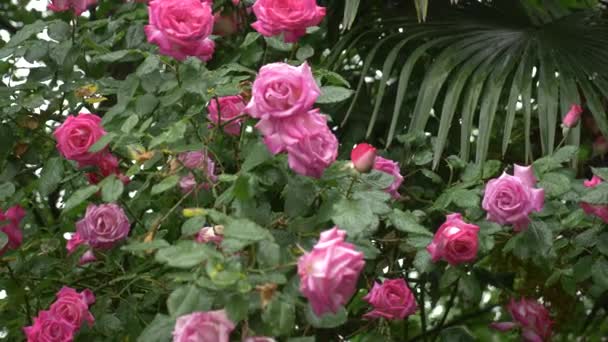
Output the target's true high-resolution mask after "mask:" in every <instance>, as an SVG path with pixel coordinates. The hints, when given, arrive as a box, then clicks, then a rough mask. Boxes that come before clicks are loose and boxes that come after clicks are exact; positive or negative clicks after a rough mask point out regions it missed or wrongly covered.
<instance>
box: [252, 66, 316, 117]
mask: <svg viewBox="0 0 608 342" xmlns="http://www.w3.org/2000/svg"><path fill="white" fill-rule="evenodd" d="M319 95H321V89H320V88H319V86H318V85H317V83H316V81H315V79H314V77H313V75H312V71H311V69H310V67H309V66H308V64H307V63H303V64H302V65H300V66H299V67H295V66H291V65H289V64H286V63H272V64H266V65H264V66H263V67H262V68H261V69H260V72H259V73H258V76H257V77H256V79H255V81H254V82H253V89H252V97H251V101H250V102H249V104H248V105H247V107H246V108H245V111H246V112H247V113H249V114H250V115H251V116H252V117H254V118H256V119H268V118H285V117H288V116H292V115H295V114H299V113H303V112H307V111H308V110H310V109H311V107H312V106H313V105H314V104H315V102H316V101H317V98H318V97H319Z"/></svg>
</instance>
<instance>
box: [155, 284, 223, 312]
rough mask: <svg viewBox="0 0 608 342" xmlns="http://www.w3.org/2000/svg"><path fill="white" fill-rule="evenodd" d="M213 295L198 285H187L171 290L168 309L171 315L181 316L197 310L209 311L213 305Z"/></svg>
mask: <svg viewBox="0 0 608 342" xmlns="http://www.w3.org/2000/svg"><path fill="white" fill-rule="evenodd" d="M213 298H214V297H213V296H211V295H210V294H209V293H206V292H205V291H203V290H202V289H200V288H198V287H197V286H196V285H185V286H182V287H178V288H177V289H176V290H174V291H173V292H171V294H170V295H169V298H168V299H167V309H168V310H169V314H170V315H171V317H175V318H177V317H179V316H182V315H187V314H190V313H193V312H197V311H208V310H210V309H211V306H212V305H213Z"/></svg>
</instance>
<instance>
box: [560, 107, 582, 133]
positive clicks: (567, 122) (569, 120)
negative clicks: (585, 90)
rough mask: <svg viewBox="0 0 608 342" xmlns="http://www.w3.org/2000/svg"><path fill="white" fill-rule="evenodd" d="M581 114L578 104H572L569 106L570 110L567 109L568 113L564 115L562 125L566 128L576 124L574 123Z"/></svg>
mask: <svg viewBox="0 0 608 342" xmlns="http://www.w3.org/2000/svg"><path fill="white" fill-rule="evenodd" d="M581 114H583V108H582V107H581V106H580V105H577V104H573V105H572V107H570V111H568V114H566V116H564V119H563V120H562V124H563V125H564V127H568V128H572V127H574V126H576V124H577V123H578V121H579V120H580V118H581Z"/></svg>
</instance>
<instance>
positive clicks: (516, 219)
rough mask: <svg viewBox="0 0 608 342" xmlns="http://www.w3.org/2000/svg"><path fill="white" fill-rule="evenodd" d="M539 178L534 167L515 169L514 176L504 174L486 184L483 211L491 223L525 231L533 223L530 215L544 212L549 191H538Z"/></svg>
mask: <svg viewBox="0 0 608 342" xmlns="http://www.w3.org/2000/svg"><path fill="white" fill-rule="evenodd" d="M535 186H536V177H535V176H534V171H533V170H532V167H531V166H519V165H515V171H514V175H513V176H511V175H508V174H506V173H503V174H502V176H500V177H499V178H495V179H492V180H490V181H489V182H488V184H486V189H485V194H484V197H483V202H482V207H483V209H484V210H485V211H486V212H487V213H488V215H487V219H488V220H489V221H493V222H496V223H498V224H512V225H513V226H514V229H515V231H521V230H523V229H526V228H527V227H528V224H529V223H530V218H529V215H530V213H532V212H533V211H541V210H542V209H543V205H544V202H545V191H544V190H543V189H536V188H535Z"/></svg>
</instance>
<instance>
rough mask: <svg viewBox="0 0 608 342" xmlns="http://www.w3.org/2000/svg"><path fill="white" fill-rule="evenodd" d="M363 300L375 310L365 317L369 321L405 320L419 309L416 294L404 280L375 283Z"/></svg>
mask: <svg viewBox="0 0 608 342" xmlns="http://www.w3.org/2000/svg"><path fill="white" fill-rule="evenodd" d="M363 299H364V300H365V301H367V302H368V303H370V304H371V305H372V307H373V308H374V309H373V310H372V311H370V312H368V313H366V314H365V315H364V316H363V317H365V318H368V319H373V318H385V319H404V318H405V317H407V316H409V315H412V314H414V312H416V309H417V308H418V306H417V305H416V298H414V294H412V291H410V288H409V287H408V286H407V284H406V283H405V280H403V279H389V280H385V281H384V282H383V283H382V285H380V284H378V283H374V287H372V290H371V291H370V292H369V293H368V294H367V296H365V297H363Z"/></svg>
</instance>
